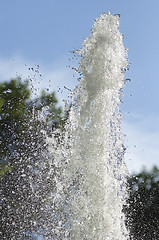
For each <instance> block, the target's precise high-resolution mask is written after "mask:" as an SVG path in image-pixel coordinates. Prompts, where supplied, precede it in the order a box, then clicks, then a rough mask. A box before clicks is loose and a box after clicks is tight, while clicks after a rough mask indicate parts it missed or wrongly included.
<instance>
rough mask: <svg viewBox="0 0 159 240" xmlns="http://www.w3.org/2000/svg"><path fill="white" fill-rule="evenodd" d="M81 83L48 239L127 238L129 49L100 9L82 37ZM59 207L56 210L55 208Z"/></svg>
mask: <svg viewBox="0 0 159 240" xmlns="http://www.w3.org/2000/svg"><path fill="white" fill-rule="evenodd" d="M76 54H78V55H80V57H81V60H80V62H79V68H78V70H77V71H78V73H79V74H80V75H81V76H82V77H81V81H80V84H79V86H77V87H76V88H75V90H74V91H73V93H72V107H71V110H70V114H69V119H68V122H67V124H66V131H65V136H64V137H63V140H62V144H60V145H58V144H56V140H55V139H54V138H53V137H52V138H49V139H48V143H49V149H50V150H49V151H50V152H51V151H52V150H51V149H53V147H52V145H53V146H54V148H55V145H56V148H57V151H56V153H54V159H55V160H54V163H55V166H56V169H60V170H59V172H60V173H59V174H57V176H56V177H55V180H56V181H55V182H56V191H55V192H54V217H55V218H56V219H58V221H57V222H56V227H55V228H54V229H53V232H54V238H52V239H74V240H126V239H128V238H129V237H128V232H127V230H126V227H125V223H124V214H123V212H122V208H123V204H124V197H125V192H126V176H127V168H126V166H125V163H124V158H123V155H124V149H123V144H122V140H121V134H120V122H121V115H120V109H119V104H120V102H121V100H120V97H121V89H122V88H123V86H124V79H123V77H124V72H125V70H126V68H127V64H128V63H127V51H126V49H125V48H124V46H123V36H122V34H121V33H120V31H119V15H115V16H112V15H111V13H108V14H102V15H101V16H100V17H99V18H98V19H96V20H95V23H94V28H93V30H92V31H91V35H90V36H89V37H88V38H87V39H86V40H85V41H84V42H83V48H82V49H80V50H78V51H76ZM59 209H60V211H59Z"/></svg>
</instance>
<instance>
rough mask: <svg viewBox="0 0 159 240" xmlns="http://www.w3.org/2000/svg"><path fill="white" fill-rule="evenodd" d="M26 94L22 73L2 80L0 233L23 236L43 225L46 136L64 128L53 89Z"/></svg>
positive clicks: (48, 177)
mask: <svg viewBox="0 0 159 240" xmlns="http://www.w3.org/2000/svg"><path fill="white" fill-rule="evenodd" d="M30 95H31V92H30V90H29V83H28V81H26V82H25V83H23V82H22V81H21V79H20V78H18V79H13V80H11V81H10V82H4V83H1V84H0V209H1V215H0V239H6V240H9V239H12V240H14V239H15V240H17V239H21V237H22V239H24V235H25V233H26V232H27V231H29V232H33V231H35V232H38V230H39V227H40V226H45V221H44V219H45V217H47V214H48V213H47V211H46V207H45V206H46V202H48V196H49V193H50V192H52V191H53V189H54V187H53V185H54V184H53V179H54V174H55V173H54V165H53V162H52V163H51V161H50V159H48V155H47V144H46V141H45V138H46V134H47V132H49V133H51V131H53V130H54V129H56V128H59V129H63V124H64V120H63V118H62V109H61V108H60V107H57V103H58V102H57V99H56V97H55V93H54V92H53V93H50V94H47V93H46V92H44V91H43V92H42V94H41V96H40V97H38V98H37V99H34V100H32V99H31V98H30ZM50 164H51V166H50ZM50 167H51V168H52V171H51V172H50V171H49V169H50ZM44 216H45V217H44ZM27 239H28V238H27Z"/></svg>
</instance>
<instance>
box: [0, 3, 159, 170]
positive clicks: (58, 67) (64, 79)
mask: <svg viewBox="0 0 159 240" xmlns="http://www.w3.org/2000/svg"><path fill="white" fill-rule="evenodd" d="M108 11H111V12H112V14H116V13H119V14H120V15H121V21H120V30H121V32H122V33H123V34H124V36H125V39H124V45H125V47H126V48H129V62H130V63H131V67H130V71H128V73H127V74H126V76H125V78H130V79H131V82H130V83H128V84H127V85H126V87H125V89H124V93H125V97H124V99H123V100H124V103H123V105H122V114H123V117H122V126H123V135H124V134H125V135H126V136H125V137H124V138H125V145H126V147H127V151H126V162H127V164H128V168H129V170H130V171H131V172H132V171H139V170H141V169H142V165H145V166H146V167H147V168H150V167H151V166H152V165H153V164H158V162H159V161H158V160H159V141H158V139H159V125H158V123H159V107H158V103H159V90H158V89H159V79H158V67H159V44H158V43H159V27H158V23H159V14H158V12H159V1H158V0H152V1H149V0H140V1H139V0H134V1H130V0H80V1H77V0H68V1H65V0H63V1H62V0H58V1H57V0H56V1H55V0H27V1H24V0H14V1H13V0H5V1H2V0H1V1H0V33H1V34H0V35H1V37H0V81H4V80H9V79H10V78H11V77H15V76H22V77H23V78H27V77H29V76H31V77H32V78H33V79H34V84H35V87H36V88H50V87H51V89H54V90H56V89H57V86H59V87H60V88H61V89H62V90H61V91H62V93H59V94H60V95H58V97H59V98H60V99H62V98H66V95H67V93H68V92H67V90H65V89H63V86H64V85H65V86H67V87H68V88H71V89H72V88H73V86H74V85H75V84H76V83H77V81H76V78H73V77H72V75H73V72H72V71H71V69H70V68H68V67H67V66H68V65H73V64H74V63H73V62H71V63H70V62H69V60H68V59H69V58H70V57H72V55H71V54H70V53H69V51H72V50H74V49H77V48H80V47H81V46H82V41H83V39H85V38H87V37H88V36H89V34H90V29H91V28H92V25H93V21H94V19H95V18H97V17H99V16H100V14H101V13H103V12H108ZM36 64H38V65H40V68H39V71H40V74H39V75H38V74H37V75H36V76H35V77H34V74H33V73H32V72H30V71H29V70H28V68H29V67H35V65H36ZM40 75H41V76H40Z"/></svg>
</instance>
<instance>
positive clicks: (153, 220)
mask: <svg viewBox="0 0 159 240" xmlns="http://www.w3.org/2000/svg"><path fill="white" fill-rule="evenodd" d="M129 193H130V196H129V199H128V205H127V207H126V215H127V217H128V220H127V225H128V227H129V228H130V235H131V239H135V240H136V239H137V240H140V239H142V240H143V239H144V240H150V239H152V240H156V239H159V169H158V168H157V167H155V166H154V167H153V168H152V170H151V171H147V170H145V169H144V170H143V171H141V172H140V173H138V174H136V175H134V176H132V177H131V178H130V179H129Z"/></svg>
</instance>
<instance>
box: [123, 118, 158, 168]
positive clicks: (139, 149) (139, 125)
mask: <svg viewBox="0 0 159 240" xmlns="http://www.w3.org/2000/svg"><path fill="white" fill-rule="evenodd" d="M134 117H135V114H134ZM158 118H159V116H154V115H151V116H144V115H140V116H139V115H138V114H136V119H134V121H123V123H122V125H123V132H124V133H125V134H126V137H125V146H126V147H127V150H126V154H125V160H126V163H127V166H128V169H129V171H130V172H139V171H141V170H142V169H143V166H145V167H146V168H147V169H151V167H152V166H154V165H158V166H159V141H158V139H159V128H158V127H157V125H156V128H155V127H154V125H155V122H156V121H157V122H158Z"/></svg>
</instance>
